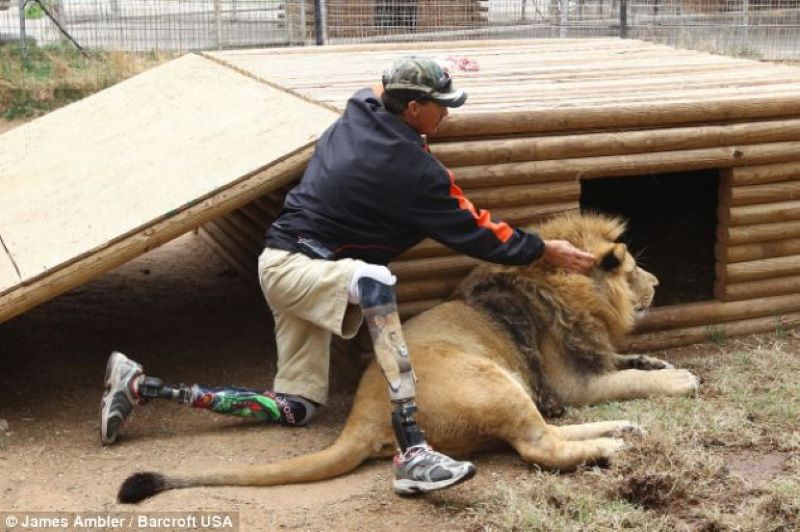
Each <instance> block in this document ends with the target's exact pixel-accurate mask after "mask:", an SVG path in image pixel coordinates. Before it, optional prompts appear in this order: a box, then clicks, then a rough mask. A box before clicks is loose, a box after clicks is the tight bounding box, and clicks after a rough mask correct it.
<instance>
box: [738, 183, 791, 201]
mask: <svg viewBox="0 0 800 532" xmlns="http://www.w3.org/2000/svg"><path fill="white" fill-rule="evenodd" d="M792 200H800V180H797V181H784V182H781V183H769V184H766V185H748V186H734V187H733V189H732V190H731V206H736V205H753V204H755V203H777V202H782V201H792Z"/></svg>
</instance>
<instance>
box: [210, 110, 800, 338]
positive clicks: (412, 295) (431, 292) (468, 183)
mask: <svg viewBox="0 0 800 532" xmlns="http://www.w3.org/2000/svg"><path fill="white" fill-rule="evenodd" d="M793 139H800V120H794V119H790V120H773V121H764V122H747V123H745V122H735V123H727V124H718V125H706V126H700V127H674V128H664V129H651V130H634V131H621V132H614V131H604V132H597V133H585V134H580V135H578V134H566V135H537V134H532V135H530V136H527V137H517V138H485V139H479V138H469V139H464V140H461V139H450V140H448V141H444V142H438V143H434V144H432V146H431V149H432V152H433V153H434V155H436V156H437V158H439V159H440V160H441V161H442V162H443V163H444V164H446V165H447V166H448V167H449V168H451V169H452V170H453V173H454V174H455V176H456V181H457V183H459V184H460V185H461V186H462V188H463V189H464V191H465V193H466V195H467V197H469V198H470V199H471V200H472V202H473V203H474V204H475V206H476V208H478V209H481V208H485V209H489V210H490V211H491V212H492V214H493V215H494V216H495V217H496V218H498V219H502V220H505V221H507V222H509V223H511V224H513V225H517V226H526V225H532V224H536V223H538V222H541V221H543V220H544V219H546V218H548V217H550V216H553V215H555V214H559V213H563V212H568V211H575V210H577V209H578V208H579V201H580V179H595V178H603V177H616V176H624V175H637V174H645V173H649V172H669V171H680V170H698V169H708V168H720V167H723V169H722V170H721V172H722V174H721V178H720V204H719V208H718V216H719V225H718V244H717V246H716V249H715V251H716V260H717V281H716V284H715V294H716V297H717V299H718V300H719V301H711V302H703V303H693V304H689V305H675V306H670V307H661V308H657V309H654V310H653V311H652V312H651V313H650V314H649V315H648V316H647V317H646V318H645V320H644V321H643V322H642V323H641V324H640V326H639V327H638V328H637V334H636V335H635V336H633V337H632V338H631V339H630V341H629V344H628V347H629V348H630V349H632V350H642V349H657V348H660V347H666V346H669V345H675V344H680V343H685V342H690V341H691V342H697V341H703V340H707V339H708V338H709V336H710V335H711V334H712V333H713V332H714V331H717V330H719V331H721V332H722V333H725V334H738V333H740V332H741V333H744V331H758V330H761V331H763V330H770V329H772V328H774V327H776V326H779V325H780V324H781V323H783V322H782V321H780V320H784V321H785V320H786V319H791V316H793V315H794V313H796V312H800V162H797V161H794V160H793V159H795V158H796V153H797V148H798V147H800V142H798V141H796V140H793ZM751 142H752V143H751ZM578 153H579V154H581V155H583V156H582V157H574V155H576V154H578ZM774 161H786V162H774ZM753 162H758V163H765V164H756V165H752V163H753ZM740 164H744V165H748V166H736V165H740ZM725 167H727V168H725ZM286 191H287V188H283V189H280V190H276V191H273V192H271V193H270V194H268V195H266V196H263V197H261V198H259V199H258V200H256V201H253V202H251V203H250V204H248V205H246V206H244V207H242V208H240V209H238V210H236V211H234V212H232V213H230V214H228V215H226V216H225V217H222V218H218V219H216V220H214V221H212V222H210V223H209V224H207V225H206V226H205V227H204V228H203V229H202V230H201V234H202V235H203V236H204V238H206V239H207V240H208V241H209V243H210V244H211V245H212V246H213V247H214V248H215V249H217V250H218V251H219V252H220V253H221V254H223V256H226V257H227V258H229V259H230V260H231V262H232V264H234V265H236V267H237V269H238V270H239V271H240V272H241V273H242V275H243V276H244V277H246V278H248V279H251V280H252V281H253V282H255V280H256V279H255V273H256V258H257V256H258V254H259V253H260V251H261V249H262V247H263V238H264V232H265V231H266V228H267V227H268V225H269V224H270V223H271V222H272V221H273V220H274V219H275V218H276V216H277V214H278V211H279V209H280V205H281V204H282V202H283V197H284V196H285V193H286ZM478 263H479V261H478V260H476V259H473V258H470V257H466V256H463V255H459V254H457V253H456V252H454V251H452V250H450V249H448V248H446V247H445V246H443V245H441V244H438V243H436V242H433V241H430V240H426V241H423V242H422V243H421V244H420V245H418V246H416V247H415V248H413V249H411V250H409V251H407V252H406V253H404V254H403V255H402V256H400V257H399V258H398V259H397V260H396V261H394V262H393V263H392V264H391V265H390V268H391V269H392V271H393V272H394V273H395V274H396V275H397V277H398V281H399V283H398V286H397V298H398V302H399V305H400V311H401V314H402V316H403V318H408V317H410V316H413V315H415V314H418V313H419V312H422V311H424V310H426V309H427V308H430V307H432V306H433V305H435V304H437V303H439V302H441V301H443V300H445V299H446V298H447V297H448V296H449V295H450V294H451V293H452V291H453V289H454V288H455V287H456V285H457V284H458V283H459V282H460V281H461V280H462V279H463V277H464V276H465V275H466V274H467V273H468V272H469V271H470V269H471V268H473V267H474V266H475V265H477V264H478ZM786 294H789V295H786ZM750 300H756V301H750ZM739 301H742V303H734V302H739ZM776 320H777V321H776Z"/></svg>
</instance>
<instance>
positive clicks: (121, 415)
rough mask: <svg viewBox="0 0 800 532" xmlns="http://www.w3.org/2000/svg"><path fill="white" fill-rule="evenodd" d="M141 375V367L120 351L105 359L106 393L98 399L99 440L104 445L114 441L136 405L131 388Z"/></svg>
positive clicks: (137, 399) (132, 388)
mask: <svg viewBox="0 0 800 532" xmlns="http://www.w3.org/2000/svg"><path fill="white" fill-rule="evenodd" d="M141 374H142V366H141V364H138V363H136V362H134V361H133V360H131V359H129V358H128V357H126V356H125V355H123V354H122V353H120V352H119V351H114V352H113V353H111V356H109V357H108V364H107V365H106V391H105V392H104V393H103V398H102V399H101V400H100V440H101V441H102V442H103V445H112V444H113V443H114V442H115V441H117V435H118V433H119V429H120V428H121V427H122V424H123V423H124V422H125V419H126V418H127V417H128V416H129V415H130V414H131V412H133V407H134V406H135V405H136V404H137V403H138V402H139V398H138V394H137V393H136V390H135V389H134V385H135V383H136V378H137V377H138V376H139V375H141Z"/></svg>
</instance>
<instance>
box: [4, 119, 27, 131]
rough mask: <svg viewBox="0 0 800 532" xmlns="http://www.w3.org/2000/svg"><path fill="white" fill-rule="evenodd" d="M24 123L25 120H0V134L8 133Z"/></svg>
mask: <svg viewBox="0 0 800 532" xmlns="http://www.w3.org/2000/svg"><path fill="white" fill-rule="evenodd" d="M25 122H27V120H3V119H2V118H0V134H3V133H5V132H6V131H10V130H12V129H14V128H15V127H17V126H21V125H22V124H24V123H25Z"/></svg>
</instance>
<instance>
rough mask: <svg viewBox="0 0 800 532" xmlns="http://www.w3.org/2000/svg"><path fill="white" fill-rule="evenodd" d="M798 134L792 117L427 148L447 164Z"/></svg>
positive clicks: (692, 145) (666, 148) (732, 142)
mask: <svg viewBox="0 0 800 532" xmlns="http://www.w3.org/2000/svg"><path fill="white" fill-rule="evenodd" d="M798 139H800V120H798V119H792V120H772V121H766V122H745V123H733V124H725V125H718V126H708V125H706V126H691V127H675V128H667V129H647V130H641V131H615V132H604V133H588V134H573V135H552V136H536V137H528V138H517V139H481V140H469V141H451V142H438V143H432V144H431V152H432V153H433V154H434V155H435V156H436V157H437V158H438V159H439V160H440V161H442V163H444V164H445V165H448V166H453V167H468V166H472V165H477V166H484V165H495V164H503V163H513V162H521V161H541V160H548V159H570V158H573V157H574V156H575V154H577V153H580V155H581V156H582V157H596V156H604V155H630V154H634V153H652V152H662V151H676V150H688V149H697V148H708V147H721V146H735V145H737V144H762V143H767V142H780V141H786V140H798ZM781 164H784V165H787V166H789V165H793V166H795V167H796V168H797V170H796V174H795V175H797V176H798V177H800V163H781ZM749 168H750V167H745V168H742V170H745V171H746V170H749ZM737 172H738V171H737ZM456 175H458V173H456Z"/></svg>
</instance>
